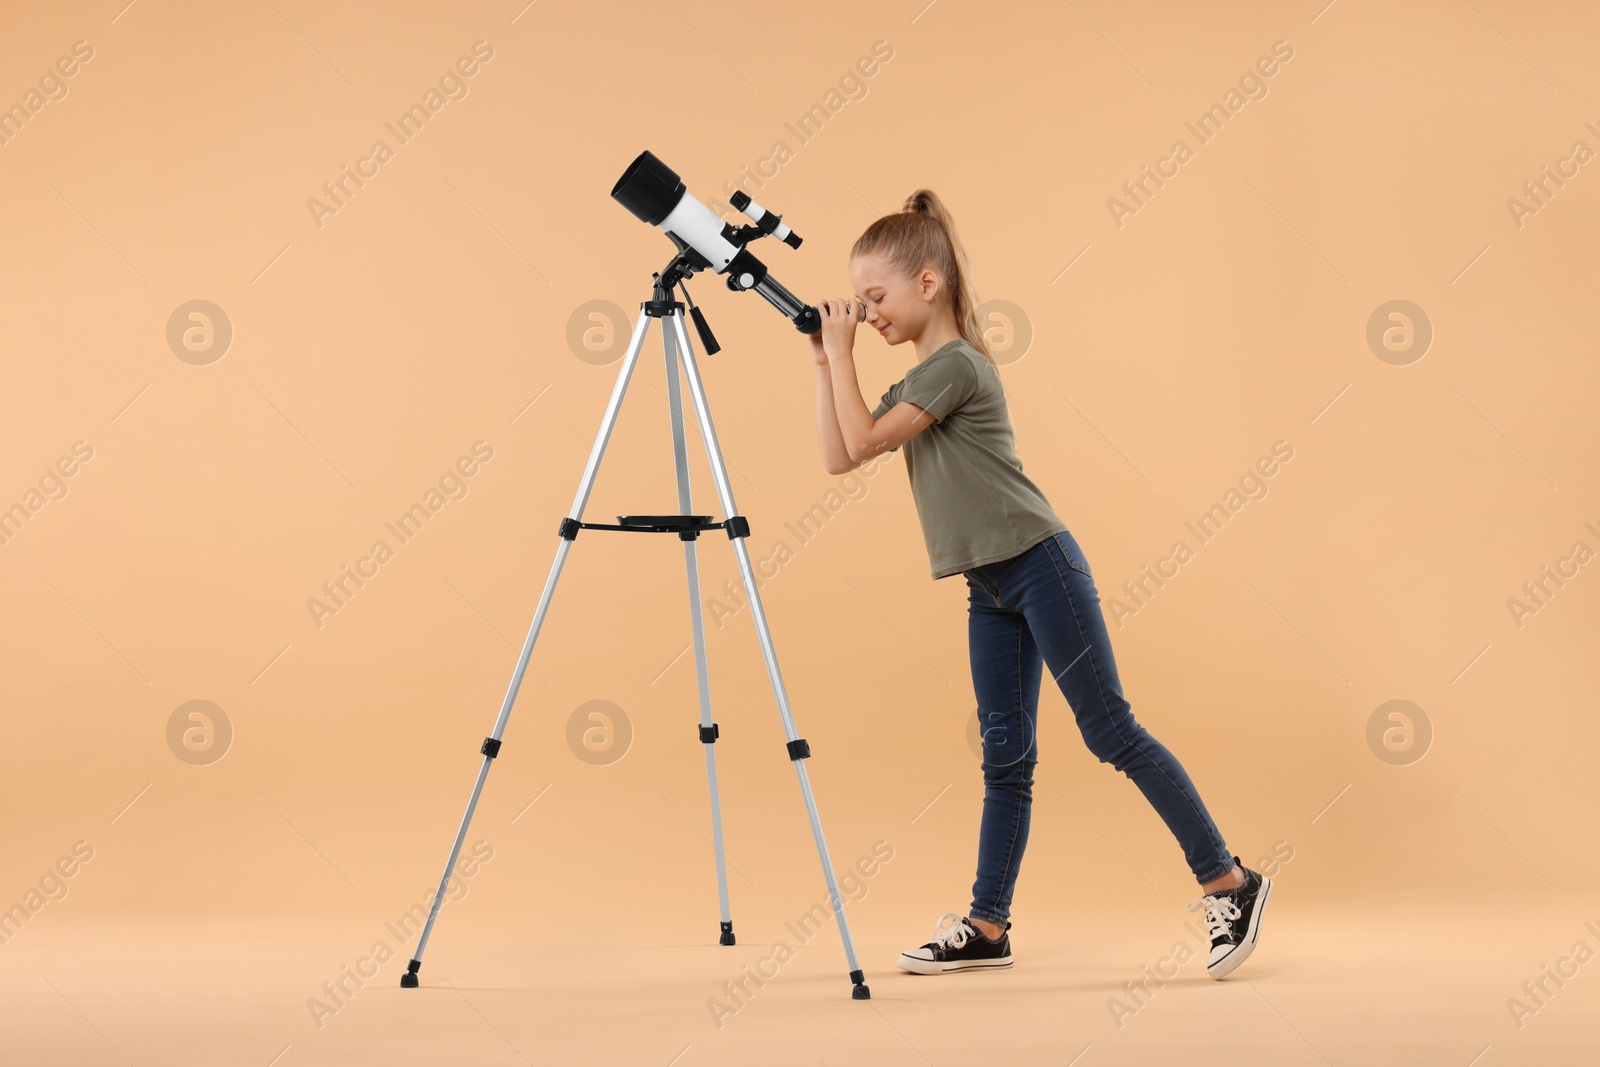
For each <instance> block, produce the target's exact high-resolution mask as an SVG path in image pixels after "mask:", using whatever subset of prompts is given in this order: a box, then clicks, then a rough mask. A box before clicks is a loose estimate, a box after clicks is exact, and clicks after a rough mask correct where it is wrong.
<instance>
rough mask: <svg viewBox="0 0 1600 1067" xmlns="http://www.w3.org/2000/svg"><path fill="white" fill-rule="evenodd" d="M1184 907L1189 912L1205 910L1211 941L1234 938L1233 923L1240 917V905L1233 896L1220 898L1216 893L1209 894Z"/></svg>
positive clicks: (1207, 929) (1196, 898)
mask: <svg viewBox="0 0 1600 1067" xmlns="http://www.w3.org/2000/svg"><path fill="white" fill-rule="evenodd" d="M1184 907H1185V908H1186V909H1187V910H1189V911H1194V910H1195V909H1196V908H1199V907H1204V908H1205V911H1206V931H1207V933H1208V935H1209V936H1210V938H1211V940H1213V941H1215V940H1216V939H1217V938H1219V937H1224V936H1226V937H1232V936H1233V927H1232V925H1231V923H1232V921H1233V920H1234V919H1237V918H1238V917H1239V915H1240V911H1239V905H1237V904H1235V903H1234V902H1233V897H1232V895H1227V894H1225V895H1221V896H1219V895H1217V894H1214V893H1207V894H1206V895H1205V896H1203V897H1195V898H1194V899H1193V900H1191V901H1189V903H1188V904H1185V905H1184Z"/></svg>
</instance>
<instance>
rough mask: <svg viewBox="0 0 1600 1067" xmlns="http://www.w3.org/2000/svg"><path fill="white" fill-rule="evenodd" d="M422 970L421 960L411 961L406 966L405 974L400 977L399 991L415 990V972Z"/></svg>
mask: <svg viewBox="0 0 1600 1067" xmlns="http://www.w3.org/2000/svg"><path fill="white" fill-rule="evenodd" d="M421 969H422V961H421V960H412V961H411V962H410V963H408V964H406V973H405V974H402V975H401V976H400V988H401V989H415V988H417V971H419V970H421Z"/></svg>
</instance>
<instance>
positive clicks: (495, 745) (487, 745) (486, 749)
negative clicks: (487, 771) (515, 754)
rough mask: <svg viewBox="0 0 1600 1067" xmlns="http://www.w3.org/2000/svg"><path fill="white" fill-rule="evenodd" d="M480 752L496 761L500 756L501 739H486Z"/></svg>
mask: <svg viewBox="0 0 1600 1067" xmlns="http://www.w3.org/2000/svg"><path fill="white" fill-rule="evenodd" d="M478 751H479V752H481V753H483V754H484V755H485V756H488V757H489V758H490V759H494V758H495V757H496V756H498V755H500V739H499V738H497V737H485V738H484V739H483V747H482V748H480V749H479V750H478Z"/></svg>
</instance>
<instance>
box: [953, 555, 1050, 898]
mask: <svg viewBox="0 0 1600 1067" xmlns="http://www.w3.org/2000/svg"><path fill="white" fill-rule="evenodd" d="M967 585H968V587H969V589H970V590H971V591H970V593H969V595H968V608H967V611H968V623H967V637H968V644H969V646H970V650H971V659H972V688H973V692H974V694H975V695H976V696H977V699H978V728H979V729H980V730H981V731H982V735H983V764H982V766H983V784H984V795H983V819H982V822H981V823H980V825H979V830H978V876H977V880H976V881H974V883H973V886H972V908H971V911H970V912H969V914H970V915H972V916H973V917H974V918H978V919H984V920H987V921H988V922H991V923H995V924H997V925H998V926H1000V927H1002V928H1004V926H1005V925H1006V921H1007V919H1008V918H1009V917H1010V915H1011V893H1012V889H1013V887H1014V886H1015V885H1016V881H1017V872H1018V870H1019V868H1020V867H1021V864H1022V853H1023V850H1024V849H1025V848H1026V847H1027V844H1028V821H1029V814H1030V811H1031V809H1032V805H1033V768H1034V766H1035V764H1036V763H1037V762H1038V749H1037V745H1036V737H1035V729H1034V728H1035V725H1036V723H1037V721H1038V712H1039V685H1040V678H1041V675H1042V674H1043V670H1044V660H1043V658H1042V657H1041V656H1040V654H1039V648H1038V646H1037V645H1035V644H1034V641H1033V637H1032V635H1031V634H1030V633H1029V632H1028V624H1027V620H1026V619H1024V618H1023V615H1022V613H1021V612H1019V611H1015V610H1013V609H1011V608H1005V607H1001V606H999V605H998V604H996V602H995V596H994V595H993V593H992V592H991V591H990V588H991V587H990V584H989V582H988V581H987V580H986V579H985V578H984V577H983V575H982V574H981V573H980V572H974V571H968V572H967Z"/></svg>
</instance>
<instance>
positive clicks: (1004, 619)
mask: <svg viewBox="0 0 1600 1067" xmlns="http://www.w3.org/2000/svg"><path fill="white" fill-rule="evenodd" d="M850 280H851V283H852V285H853V286H854V288H855V296H856V299H851V300H828V301H822V302H819V303H818V305H817V309H818V311H819V312H820V313H821V315H822V329H821V331H820V333H817V334H813V335H811V351H812V355H813V357H814V358H815V360H816V365H817V435H818V438H819V443H820V446H821V451H822V464H823V466H824V467H825V468H827V471H828V473H829V474H843V473H845V472H847V471H851V470H854V469H855V468H856V467H858V466H860V465H861V464H862V463H863V462H865V461H866V460H868V459H871V458H873V457H874V456H877V455H879V454H881V453H882V452H883V451H884V450H885V449H891V450H892V449H898V448H899V447H900V446H902V445H905V446H906V451H905V460H906V473H907V475H909V476H910V479H911V495H912V498H913V500H915V502H916V506H917V515H918V517H919V518H920V519H921V522H922V532H923V538H924V540H925V541H926V543H927V549H928V559H929V562H930V564H931V565H932V571H933V577H934V579H935V580H937V579H939V578H945V577H948V576H950V575H953V574H958V573H959V574H962V575H964V576H965V578H966V582H967V588H968V591H969V592H968V607H967V612H968V626H967V635H968V642H969V646H970V654H971V661H972V685H973V690H974V692H975V693H976V695H977V699H978V709H977V711H978V718H979V723H980V725H981V726H982V728H983V762H982V764H981V766H982V769H983V778H984V798H983V817H982V821H981V823H980V828H979V832H978V875H977V880H976V881H975V882H974V883H973V887H972V894H973V898H972V904H971V907H970V908H969V909H968V914H967V916H965V917H963V916H961V915H959V914H958V913H956V912H949V913H947V914H945V915H943V916H941V917H940V919H939V921H938V922H937V923H935V924H934V939H933V940H932V941H929V942H928V943H926V944H924V945H922V946H921V947H920V948H914V949H908V950H907V951H905V952H903V953H901V955H900V961H899V963H900V967H901V968H902V969H904V970H907V971H911V972H914V973H917V974H945V973H948V972H951V971H962V970H968V969H972V968H986V967H1006V966H1009V965H1010V964H1011V941H1010V935H1009V934H1008V933H1007V931H1008V930H1009V929H1010V928H1011V922H1010V920H1009V916H1010V911H1011V894H1012V889H1013V887H1014V886H1015V884H1016V880H1017V872H1018V868H1019V866H1020V865H1021V862H1022V853H1023V849H1024V848H1025V847H1026V845H1027V842H1028V815H1029V809H1030V806H1031V804H1032V801H1033V793H1032V786H1033V768H1034V766H1035V764H1036V763H1037V762H1038V755H1037V745H1036V739H1035V729H1034V727H1035V721H1036V715H1037V711H1038V704H1039V686H1040V680H1041V671H1042V668H1043V665H1044V664H1045V663H1048V664H1049V665H1050V676H1051V678H1052V679H1053V680H1054V681H1055V683H1056V684H1057V685H1058V686H1060V687H1061V692H1062V694H1063V695H1064V696H1065V697H1066V698H1067V703H1068V704H1069V705H1070V706H1071V708H1072V714H1073V717H1074V718H1075V719H1076V720H1077V724H1078V729H1079V730H1080V732H1081V733H1082V734H1083V739H1084V742H1085V743H1086V744H1087V745H1088V746H1089V749H1090V751H1091V752H1093V753H1094V754H1095V756H1096V757H1097V758H1099V760H1100V761H1101V762H1103V763H1109V764H1111V765H1112V766H1113V767H1115V768H1116V769H1117V770H1119V771H1121V772H1122V773H1123V774H1125V775H1127V776H1128V777H1129V778H1131V779H1132V780H1133V782H1134V784H1135V785H1137V786H1138V787H1139V789H1140V791H1142V792H1143V793H1144V796H1145V799H1146V800H1148V801H1149V802H1150V804H1151V805H1152V806H1153V807H1154V808H1155V809H1156V812H1157V813H1158V814H1159V815H1160V816H1161V818H1162V820H1163V821H1165V822H1166V824H1167V826H1168V828H1169V829H1171V831H1172V833H1173V836H1174V837H1176V838H1177V840H1178V844H1179V845H1180V846H1181V847H1182V849H1183V854H1184V858H1185V860H1186V861H1187V862H1188V864H1189V869H1190V870H1191V871H1192V872H1193V873H1194V876H1195V879H1196V881H1198V882H1199V883H1200V889H1201V893H1202V895H1201V896H1199V897H1196V898H1195V899H1193V900H1191V901H1190V902H1189V904H1188V907H1189V909H1190V910H1191V911H1192V910H1195V909H1197V908H1203V909H1204V911H1205V919H1206V925H1207V929H1208V932H1209V934H1210V937H1211V952H1210V956H1209V958H1208V960H1207V962H1206V972H1207V973H1208V974H1210V975H1211V977H1213V978H1221V977H1222V976H1223V975H1225V974H1227V973H1228V972H1229V971H1232V970H1233V969H1234V968H1235V967H1237V966H1238V965H1239V964H1240V963H1242V962H1244V959H1245V957H1246V956H1248V955H1250V952H1251V951H1252V949H1253V948H1254V947H1255V943H1256V939H1257V937H1258V935H1259V932H1260V925H1261V915H1262V912H1263V910H1264V908H1265V905H1266V903H1267V898H1268V896H1269V894H1270V893H1271V889H1272V880H1271V879H1270V878H1267V877H1265V876H1264V875H1262V874H1260V873H1259V872H1257V871H1254V870H1251V869H1250V868H1247V867H1245V866H1244V865H1243V864H1242V863H1241V862H1240V861H1239V857H1237V856H1234V855H1231V854H1230V853H1229V851H1228V849H1227V847H1226V845H1224V844H1223V840H1222V835H1221V834H1220V833H1219V832H1218V831H1217V827H1216V825H1215V824H1214V823H1213V822H1212V821H1211V816H1210V814H1208V813H1207V811H1206V807H1205V805H1204V804H1203V803H1202V802H1201V800H1200V795H1199V793H1198V792H1196V790H1195V787H1194V783H1193V782H1192V781H1190V779H1189V776H1188V774H1186V773H1185V772H1184V769H1183V766H1182V765H1181V764H1180V763H1179V762H1178V760H1177V759H1176V757H1174V756H1173V755H1172V753H1171V752H1169V751H1168V750H1167V749H1166V748H1165V747H1164V746H1163V745H1162V744H1161V742H1159V741H1157V740H1156V739H1155V738H1154V737H1152V736H1151V735H1150V734H1149V733H1147V732H1146V731H1145V729H1144V727H1143V726H1141V725H1140V724H1139V723H1138V722H1136V721H1135V720H1134V717H1133V713H1132V712H1131V711H1130V710H1129V705H1128V701H1127V700H1126V699H1125V698H1124V697H1123V694H1122V685H1121V682H1120V681H1119V680H1118V677H1117V667H1116V663H1115V661H1114V660H1113V658H1112V654H1111V639H1110V635H1109V633H1108V632H1107V630H1106V625H1105V620H1104V619H1103V618H1102V616H1101V614H1100V596H1099V593H1098V591H1097V590H1096V589H1095V584H1094V577H1093V575H1092V574H1091V572H1090V570H1089V563H1088V560H1087V559H1085V557H1084V555H1083V550H1082V549H1080V548H1079V547H1078V543H1077V541H1075V540H1074V539H1073V537H1072V534H1071V533H1069V532H1068V531H1067V527H1066V524H1065V523H1063V522H1062V521H1061V520H1060V519H1059V518H1058V517H1057V516H1056V514H1055V512H1054V511H1053V510H1052V509H1051V507H1050V503H1049V501H1047V500H1046V499H1045V496H1044V493H1042V492H1041V491H1040V490H1039V488H1038V486H1036V485H1034V483H1033V482H1032V481H1031V480H1030V479H1029V478H1028V477H1027V476H1026V475H1024V474H1023V473H1022V462H1021V461H1020V460H1019V459H1018V458H1017V455H1016V452H1015V444H1014V440H1013V437H1012V431H1011V419H1010V415H1009V414H1008V412H1007V409H1006V400H1005V393H1004V391H1003V390H1002V388H1001V385H1000V377H999V373H998V372H997V370H996V368H995V365H994V361H993V356H992V355H991V354H990V352H989V350H988V346H987V345H986V343H985V341H984V338H983V334H982V332H981V331H980V329H979V325H978V318H977V303H976V298H975V295H974V292H973V288H972V285H971V282H970V279H969V276H968V271H967V266H966V256H965V254H964V252H963V251H962V248H961V244H960V241H959V240H958V239H957V237H956V234H955V230H954V227H953V224H952V221H951V219H950V215H949V213H948V212H947V211H945V209H944V206H943V204H942V203H941V202H940V201H939V198H938V197H937V196H935V195H934V194H933V193H932V192H930V191H928V190H926V189H921V190H918V191H917V192H915V193H913V194H912V195H911V196H910V197H908V198H907V199H906V202H905V207H904V209H903V210H902V211H901V212H900V213H899V214H895V215H886V216H884V217H883V218H881V219H879V220H878V221H877V222H874V223H873V224H872V225H871V226H869V227H867V230H866V232H865V233H863V234H862V235H861V237H860V239H859V240H857V241H856V243H855V247H854V248H852V249H851V252H850ZM862 321H864V322H866V323H867V324H868V325H869V326H871V327H872V328H873V329H875V330H877V331H878V333H879V334H880V335H881V336H882V337H883V339H884V340H885V341H886V342H888V343H889V344H891V345H900V344H905V343H906V342H908V341H909V342H910V343H911V345H912V347H913V348H914V349H915V350H916V354H917V362H916V365H915V366H914V367H912V368H911V369H910V370H909V371H908V372H906V375H905V377H904V378H902V379H901V380H900V381H898V382H896V383H895V384H894V385H891V386H890V387H889V389H888V391H887V392H885V393H884V394H883V399H881V400H880V401H879V402H878V405H877V407H876V408H873V409H872V410H870V411H869V410H868V409H867V404H866V401H865V400H864V399H863V398H862V395H861V386H860V385H859V383H858V382H857V381H856V368H855V355H854V352H853V347H854V343H855V331H856V325H857V323H858V322H862Z"/></svg>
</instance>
